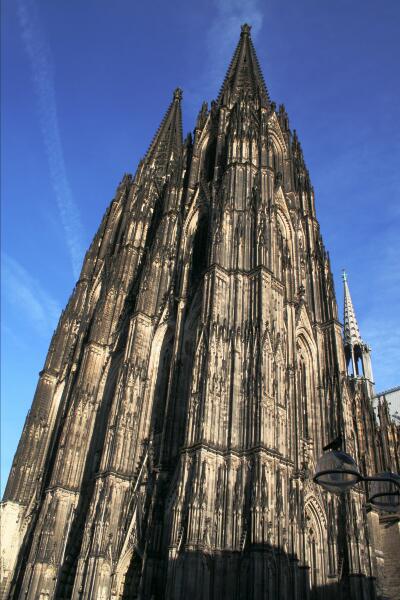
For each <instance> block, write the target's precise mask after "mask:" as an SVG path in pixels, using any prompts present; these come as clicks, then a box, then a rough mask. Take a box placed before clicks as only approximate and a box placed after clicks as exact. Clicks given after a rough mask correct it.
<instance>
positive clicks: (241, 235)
mask: <svg viewBox="0 0 400 600" xmlns="http://www.w3.org/2000/svg"><path fill="white" fill-rule="evenodd" d="M181 99H182V93H181V90H179V89H177V90H176V91H175V92H174V94H173V99H172V102H171V104H170V106H169V108H168V110H167V112H166V114H165V117H164V119H163V120H162V123H161V125H160V128H159V130H158V131H157V133H156V135H155V137H154V139H153V141H152V143H151V145H150V148H149V150H148V152H147V154H146V156H145V158H144V159H143V160H142V161H141V162H140V164H139V166H138V169H137V172H136V174H135V176H131V175H125V176H124V178H123V179H122V182H121V183H120V185H119V187H118V189H117V192H116V194H115V197H114V199H113V201H112V202H111V204H110V206H109V208H108V210H107V211H106V214H105V215H104V218H103V220H102V223H101V225H100V228H99V230H98V232H97V233H96V235H95V237H94V239H93V242H92V244H91V246H90V248H89V250H88V251H87V253H86V256H85V259H84V263H83V267H82V272H81V275H80V278H79V280H78V282H77V284H76V287H75V289H74V291H73V293H72V295H71V298H70V300H69V302H68V304H67V307H66V309H65V310H64V311H63V313H62V315H61V317H60V321H59V323H58V326H57V329H56V331H55V333H54V336H53V338H52V341H51V344H50V348H49V352H48V355H47V358H46V361H45V365H44V368H43V370H42V371H41V373H40V377H39V382H38V386H37V390H36V393H35V397H34V399H33V404H32V408H31V410H30V411H29V414H28V416H27V419H26V422H25V426H24V429H23V433H22V436H21V440H20V443H19V446H18V450H17V453H16V455H15V459H14V462H13V465H12V469H11V473H10V476H9V480H8V484H7V487H6V491H5V495H4V499H3V505H2V511H3V516H2V527H3V530H4V533H3V547H2V560H3V574H2V581H1V586H2V588H1V589H2V594H3V598H10V599H11V598H12V599H15V600H16V599H19V600H22V599H24V600H44V599H46V600H47V599H48V600H52V599H73V600H79V599H81V600H83V599H85V600H86V599H87V600H90V599H96V600H117V599H118V600H120V599H134V598H138V599H139V598H140V599H141V600H163V599H165V600H186V599H188V598H191V599H192V600H216V599H218V600H247V599H249V600H253V599H254V600H258V599H259V600H261V599H263V600H264V599H268V600H275V599H277V600H289V599H293V600H305V599H319V598H324V599H326V598H343V600H344V599H347V598H350V599H353V598H354V599H355V600H373V599H375V598H395V597H396V596H395V595H393V594H395V593H396V590H398V589H400V581H398V582H397V583H396V577H399V576H398V575H397V574H396V572H397V569H396V560H397V561H398V560H399V559H398V555H397V557H396V552H395V551H393V550H390V548H396V544H397V551H399V548H400V544H399V519H398V515H397V517H396V515H395V516H391V517H390V518H387V517H384V516H383V515H382V514H378V512H376V511H375V510H374V509H372V507H371V506H369V505H368V504H367V493H366V488H365V487H363V486H362V485H359V486H358V487H357V488H356V489H355V490H354V491H351V492H348V493H347V494H346V495H344V496H343V497H337V496H334V495H332V494H330V493H328V492H325V491H323V490H322V488H320V487H319V486H318V485H317V484H315V483H314V482H313V479H312V477H313V473H314V470H315V465H316V461H317V459H318V458H319V456H320V455H321V454H322V453H323V448H324V447H325V446H326V445H328V444H329V443H330V442H331V441H332V440H334V439H336V438H337V437H338V436H341V438H342V440H343V449H344V450H346V452H348V453H349V454H351V455H352V456H353V457H354V458H355V460H356V462H357V463H358V464H359V466H360V468H361V470H362V472H363V473H366V474H372V473H376V472H379V471H383V470H391V471H398V470H399V438H400V435H399V427H398V426H396V424H395V423H394V422H393V421H392V419H391V417H390V414H389V412H388V407H387V404H385V400H384V399H383V400H379V408H378V412H379V415H378V417H377V415H376V407H375V406H374V396H375V392H374V384H373V376H372V369H371V361H370V353H369V348H368V346H367V345H366V344H365V343H364V342H363V341H362V339H361V336H360V332H359V329H358V325H357V321H356V318H355V313H354V308H353V305H352V302H351V298H350V292H349V288H348V284H347V281H346V282H345V328H344V335H343V331H342V326H341V323H340V322H339V319H338V314H337V305H336V299H335V291H334V285H333V278H332V274H331V269H330V263H329V256H328V253H327V251H326V249H325V247H324V244H323V240H322V237H321V233H320V228H319V224H318V221H317V218H316V212H315V204H314V191H313V188H312V185H311V183H310V178H309V174H308V171H307V168H306V165H305V161H304V158H303V153H302V149H301V145H300V142H299V140H298V138H297V135H296V132H292V131H291V129H290V127H289V119H288V115H287V113H286V111H285V108H284V106H283V105H282V106H280V107H279V109H277V108H276V106H275V104H274V103H273V102H271V100H270V98H269V94H268V91H267V88H266V86H265V83H264V80H263V76H262V73H261V70H260V67H259V64H258V61H257V57H256V54H255V51H254V47H253V44H252V41H251V35H250V27H249V26H248V25H244V26H243V27H242V31H241V36H240V40H239V43H238V46H237V48H236V51H235V53H234V56H233V59H232V62H231V64H230V66H229V69H228V72H227V75H226V78H225V80H224V82H223V85H222V88H221V92H220V94H219V96H218V98H217V100H216V101H215V102H212V103H211V106H210V108H209V107H208V106H207V104H203V106H202V107H201V110H200V112H199V115H198V118H197V122H196V125H195V129H194V134H193V136H191V135H189V136H188V137H187V138H186V139H185V140H183V138H182V125H181ZM385 518H386V519H389V520H387V521H385ZM389 530H390V535H389V534H387V532H388V531H389ZM385 536H386V537H385ZM396 536H397V537H396ZM388 548H389V550H388ZM397 566H398V565H397ZM387 581H389V584H388V583H387ZM385 582H386V583H385ZM397 584H398V587H397V588H396V585H397ZM385 586H386V587H385ZM393 590H394V591H393ZM397 597H398V596H397Z"/></svg>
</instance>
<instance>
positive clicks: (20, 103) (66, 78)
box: [1, 0, 400, 485]
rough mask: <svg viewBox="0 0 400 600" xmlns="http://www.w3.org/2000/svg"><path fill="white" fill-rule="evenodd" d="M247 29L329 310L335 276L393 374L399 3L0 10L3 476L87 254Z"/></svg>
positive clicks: (287, 1) (102, 1)
mask: <svg viewBox="0 0 400 600" xmlns="http://www.w3.org/2000/svg"><path fill="white" fill-rule="evenodd" d="M245 21H247V22H249V23H250V24H252V26H253V30H252V34H253V40H254V43H255V46H256V50H257V54H258V57H259V60H260V63H261V66H262V69H263V72H264V75H265V79H266V83H267V87H268V89H269V92H270V96H271V98H272V99H273V100H274V101H276V102H277V104H279V103H281V102H284V103H285V105H286V108H287V110H288V113H289V117H290V124H291V127H292V128H296V129H297V131H298V134H299V137H300V140H301V142H302V145H303V149H304V154H305V158H306V162H307V165H308V167H309V170H310V173H311V179H312V182H313V184H314V187H315V192H316V206H317V214H318V217H319V220H320V223H321V228H322V232H323V236H324V240H325V244H326V246H327V248H328V250H329V251H330V254H331V260H332V267H333V270H334V275H335V280H336V290H337V295H338V301H339V307H340V311H341V310H342V285H341V280H340V272H341V269H342V268H344V267H345V268H346V270H347V272H348V277H349V285H350V289H351V293H352V297H353V302H354V304H355V308H356V312H357V316H358V320H359V324H360V329H361V333H362V335H363V337H364V339H365V340H366V341H367V342H368V343H369V344H370V345H371V346H372V350H373V354H372V358H373V368H374V374H375V380H376V385H377V389H378V390H383V389H386V388H389V387H393V386H395V385H398V384H399V383H400V374H399V368H398V365H399V364H400V350H399V348H400V324H399V314H398V313H399V300H400V298H399V297H400V269H399V263H400V260H399V259H400V234H399V231H400V202H399V200H400V199H399V165H400V132H399V122H400V102H399V96H400V93H399V92H400V89H399V87H400V84H399V77H398V57H399V55H400V47H399V46H400V44H399V34H398V24H399V22H400V2H399V1H398V0H383V1H382V2H380V3H379V5H378V4H377V3H376V1H370V0H352V2H349V1H348V0H335V2H331V1H329V0H301V2H299V1H298V0H249V1H246V0H203V1H202V2H201V3H200V2H192V1H188V0H184V1H183V0H182V1H180V0H179V1H177V0H170V1H169V2H163V1H161V0H154V1H153V2H151V3H150V2H132V0H114V1H113V2H109V0H86V1H85V2H79V1H78V0H72V1H71V0H58V1H57V2H54V1H52V0H41V1H40V2H38V1H37V0H36V1H35V0H5V1H4V2H3V3H2V123H1V125H2V127H1V136H2V157H1V160H2V164H1V169H2V177H1V197H2V330H1V331H2V382H1V383H2V419H1V426H2V458H1V461H2V462H1V465H2V481H3V485H4V480H5V479H6V478H7V475H8V470H9V467H10V464H11V461H12V457H13V454H14V452H15V449H16V446H17V443H18V439H19V436H20V433H21V429H22V426H23V422H24V419H25V415H26V412H27V410H28V409H29V407H30V404H31V401H32V398H33V394H34V390H35V387H36V382H37V374H38V371H39V370H40V369H41V368H42V366H43V361H44V358H45V354H46V351H47V347H48V344H49V341H50V337H51V334H52V331H53V329H54V327H55V325H56V323H57V319H58V315H59V312H60V310H61V309H62V307H63V306H64V305H65V303H66V301H67V299H68V297H69V294H70V292H71V290H72V287H73V285H74V282H75V279H76V277H77V274H78V271H79V267H80V262H81V260H82V258H83V253H84V251H85V249H86V248H87V246H88V245H89V243H90V240H91V238H92V236H93V235H94V233H95V231H96V229H97V227H98V225H99V223H100V219H101V216H102V214H103V213H104V211H105V209H106V206H107V205H108V203H109V202H110V201H111V199H112V197H113V194H114V191H115V188H116V186H117V184H118V182H119V181H120V179H121V177H122V175H123V173H124V172H134V170H135V168H136V165H137V163H138V160H139V159H140V157H141V156H143V154H144V153H145V151H146V149H147V147H148V145H149V143H150V141H151V138H152V136H153V134H154V132H155V130H156V128H157V127H158V125H159V122H160V120H161V118H162V115H163V113H164V112H165V110H166V108H167V105H168V104H169V102H170V99H171V94H172V91H173V89H174V88H175V87H177V86H179V87H181V88H183V91H184V101H183V111H184V130H185V131H189V130H191V129H192V128H193V126H194V120H195V117H196V114H197V112H198V110H199V108H200V105H201V102H202V101H203V100H204V99H206V100H211V99H212V98H215V97H216V95H217V93H218V90H219V87H220V85H221V82H222V80H223V77H224V74H225V71H226V69H227V66H228V63H229V61H230V58H231V56H232V53H233V50H234V47H235V45H236V43H237V40H238V37H239V32H240V24H241V23H243V22H245Z"/></svg>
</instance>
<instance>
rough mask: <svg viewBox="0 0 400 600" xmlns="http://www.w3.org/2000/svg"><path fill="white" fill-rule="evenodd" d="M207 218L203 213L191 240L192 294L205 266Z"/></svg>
mask: <svg viewBox="0 0 400 600" xmlns="http://www.w3.org/2000/svg"><path fill="white" fill-rule="evenodd" d="M207 241H208V219H207V217H206V216H205V215H204V216H203V217H202V218H201V220H200V222H199V224H198V227H197V231H196V234H195V236H194V240H193V251H192V261H191V265H190V273H189V294H190V295H192V294H193V293H194V292H195V290H196V288H197V285H198V283H199V281H200V279H201V276H202V275H203V273H204V271H205V269H206V267H207V254H208V252H207V251H208V248H207V246H208V244H207Z"/></svg>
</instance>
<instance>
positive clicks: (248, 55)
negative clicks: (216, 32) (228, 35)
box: [144, 23, 270, 176]
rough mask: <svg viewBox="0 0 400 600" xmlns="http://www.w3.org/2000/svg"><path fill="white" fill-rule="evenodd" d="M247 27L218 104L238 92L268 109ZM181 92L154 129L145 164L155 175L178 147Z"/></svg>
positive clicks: (162, 168)
mask: <svg viewBox="0 0 400 600" xmlns="http://www.w3.org/2000/svg"><path fill="white" fill-rule="evenodd" d="M250 30H251V27H250V25H247V23H245V24H244V25H242V28H241V34H240V40H239V43H238V45H237V47H236V50H235V52H234V55H233V58H232V61H231V63H230V65H229V68H228V72H227V74H226V77H225V79H224V82H223V84H222V88H221V91H220V94H219V96H218V103H219V104H220V103H223V104H226V103H228V102H229V100H230V99H232V98H235V97H236V96H237V95H238V94H239V93H240V92H243V93H247V94H249V95H250V96H252V97H257V96H258V98H259V99H260V102H261V104H262V105H263V106H266V107H268V106H270V100H269V96H268V91H267V88H266V85H265V82H264V77H263V75H262V72H261V69H260V65H259V62H258V59H257V56H256V52H255V50H254V46H253V42H252V41H251V36H250ZM181 100H182V90H181V89H180V88H177V89H176V90H175V91H174V93H173V98H172V102H171V104H170V105H169V107H168V110H167V112H166V113H165V116H164V118H163V120H162V121H161V125H160V127H159V128H158V130H157V132H156V134H155V136H154V138H153V141H152V142H151V144H150V148H149V149H148V151H147V154H146V156H145V159H144V160H145V162H146V163H148V164H152V165H154V168H155V170H156V172H157V173H158V174H159V175H161V176H162V175H165V173H166V169H167V166H168V164H169V162H170V160H171V158H172V157H177V156H178V154H179V151H180V150H181V148H182V144H183V138H182V111H181Z"/></svg>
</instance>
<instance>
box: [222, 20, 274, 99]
mask: <svg viewBox="0 0 400 600" xmlns="http://www.w3.org/2000/svg"><path fill="white" fill-rule="evenodd" d="M250 31H251V27H250V25H247V23H245V24H244V25H242V31H241V35H240V40H239V43H238V45H237V47H236V50H235V53H234V55H233V58H232V61H231V64H230V65H229V68H228V72H227V74H226V76H225V79H224V82H223V84H222V88H221V92H220V94H219V101H220V102H221V101H222V103H223V104H227V103H228V102H229V100H230V99H232V98H233V97H235V96H236V95H237V94H238V93H239V92H240V91H244V90H245V91H246V93H247V94H250V95H252V96H256V95H257V94H258V95H259V96H260V99H261V103H262V104H263V105H265V106H268V105H269V104H270V100H269V95H268V91H267V88H266V85H265V81H264V77H263V74H262V72H261V69H260V65H259V62H258V59H257V56H256V52H255V50H254V46H253V42H252V40H251V35H250Z"/></svg>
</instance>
